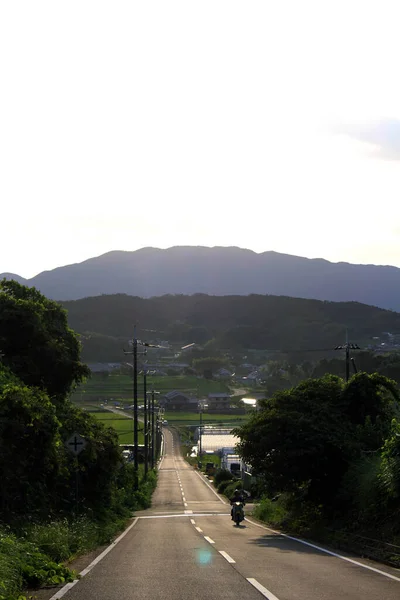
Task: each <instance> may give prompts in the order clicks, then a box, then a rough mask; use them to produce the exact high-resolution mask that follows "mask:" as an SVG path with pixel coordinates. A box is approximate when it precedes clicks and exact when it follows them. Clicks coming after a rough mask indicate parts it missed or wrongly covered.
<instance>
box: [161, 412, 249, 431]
mask: <svg viewBox="0 0 400 600" xmlns="http://www.w3.org/2000/svg"><path fill="white" fill-rule="evenodd" d="M165 419H167V421H168V423H169V424H171V425H174V424H175V423H176V424H177V425H186V426H190V425H192V426H195V427H196V426H199V425H200V418H199V415H198V413H191V412H173V411H167V412H166V413H165ZM247 419H248V416H247V415H232V414H213V413H209V414H207V413H203V419H202V422H203V425H214V426H216V427H217V426H224V427H239V426H240V425H242V424H243V423H245V422H246V421H247Z"/></svg>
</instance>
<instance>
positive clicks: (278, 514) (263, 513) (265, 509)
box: [253, 498, 287, 525]
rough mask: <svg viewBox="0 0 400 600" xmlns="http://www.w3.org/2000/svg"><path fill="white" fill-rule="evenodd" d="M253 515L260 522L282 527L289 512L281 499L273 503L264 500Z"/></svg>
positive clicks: (267, 499) (266, 499)
mask: <svg viewBox="0 0 400 600" xmlns="http://www.w3.org/2000/svg"><path fill="white" fill-rule="evenodd" d="M253 514H254V516H255V517H256V519H260V521H264V522H265V523H269V524H270V525H280V524H281V523H282V521H283V520H284V519H285V517H286V514H287V511H286V509H285V507H284V506H283V505H282V502H280V501H279V499H278V500H277V501H276V502H273V501H272V500H270V499H269V498H262V499H261V500H260V502H259V504H257V506H256V507H255V508H254V512H253Z"/></svg>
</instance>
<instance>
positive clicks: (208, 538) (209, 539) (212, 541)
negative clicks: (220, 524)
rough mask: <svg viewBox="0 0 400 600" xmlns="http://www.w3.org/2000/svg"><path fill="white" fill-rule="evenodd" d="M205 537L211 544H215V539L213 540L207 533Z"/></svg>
mask: <svg viewBox="0 0 400 600" xmlns="http://www.w3.org/2000/svg"><path fill="white" fill-rule="evenodd" d="M204 539H205V540H207V542H208V543H209V544H215V542H214V540H212V539H211V538H210V537H208V535H205V536H204Z"/></svg>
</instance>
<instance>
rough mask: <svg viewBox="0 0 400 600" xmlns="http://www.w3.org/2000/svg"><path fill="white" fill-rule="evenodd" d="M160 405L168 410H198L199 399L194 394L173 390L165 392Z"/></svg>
mask: <svg viewBox="0 0 400 600" xmlns="http://www.w3.org/2000/svg"><path fill="white" fill-rule="evenodd" d="M159 404H160V406H162V407H164V408H166V409H167V410H182V411H187V410H189V411H193V412H197V410H198V404H199V401H198V399H197V398H195V397H194V396H189V395H188V394H184V393H183V392H180V391H179V390H173V391H171V392H168V393H167V394H165V395H164V396H163V397H162V398H161V399H160V401H159Z"/></svg>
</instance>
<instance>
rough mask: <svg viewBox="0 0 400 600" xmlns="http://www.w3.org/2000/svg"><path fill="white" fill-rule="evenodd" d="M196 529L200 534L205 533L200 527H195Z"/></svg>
mask: <svg viewBox="0 0 400 600" xmlns="http://www.w3.org/2000/svg"><path fill="white" fill-rule="evenodd" d="M195 529H196V530H197V531H198V532H199V533H203V530H202V529H200V527H195Z"/></svg>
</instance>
